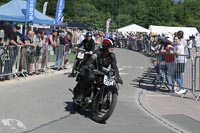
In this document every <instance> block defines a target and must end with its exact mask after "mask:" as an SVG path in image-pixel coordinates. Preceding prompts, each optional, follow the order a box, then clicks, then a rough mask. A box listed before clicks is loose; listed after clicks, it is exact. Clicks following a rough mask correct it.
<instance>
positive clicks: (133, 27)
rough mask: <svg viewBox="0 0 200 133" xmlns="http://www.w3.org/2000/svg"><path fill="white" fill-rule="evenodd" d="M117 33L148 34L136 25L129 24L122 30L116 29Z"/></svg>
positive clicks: (146, 30)
mask: <svg viewBox="0 0 200 133" xmlns="http://www.w3.org/2000/svg"><path fill="white" fill-rule="evenodd" d="M117 31H118V32H146V33H149V32H150V31H149V30H148V29H145V28H144V27H141V26H139V25H137V24H131V25H128V26H125V27H122V28H119V29H117Z"/></svg>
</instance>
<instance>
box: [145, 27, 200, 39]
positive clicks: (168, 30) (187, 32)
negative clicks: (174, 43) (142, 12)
mask: <svg viewBox="0 0 200 133" xmlns="http://www.w3.org/2000/svg"><path fill="white" fill-rule="evenodd" d="M149 30H150V32H154V33H156V34H163V33H164V34H165V33H171V34H174V33H175V32H177V31H180V30H182V31H183V32H184V38H185V39H188V38H189V36H192V35H195V34H196V33H199V32H198V30H197V28H196V27H170V26H156V25H150V26H149Z"/></svg>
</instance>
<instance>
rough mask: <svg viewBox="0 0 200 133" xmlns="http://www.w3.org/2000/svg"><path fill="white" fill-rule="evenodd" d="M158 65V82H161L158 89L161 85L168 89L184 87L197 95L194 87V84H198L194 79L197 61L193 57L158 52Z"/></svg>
mask: <svg viewBox="0 0 200 133" xmlns="http://www.w3.org/2000/svg"><path fill="white" fill-rule="evenodd" d="M157 66H158V67H156V69H157V75H158V76H157V80H158V82H156V83H157V84H159V88H158V89H160V88H161V87H165V88H167V89H168V90H172V89H175V90H176V89H179V88H184V89H187V90H188V91H187V92H191V93H192V94H193V95H194V96H195V97H196V95H195V87H194V84H196V81H195V80H194V77H195V75H194V74H195V73H196V72H194V67H195V66H196V63H194V59H193V58H192V57H191V58H189V56H188V55H172V54H158V55H157ZM185 94H186V93H185ZM185 94H183V95H182V97H183V96H184V95H185Z"/></svg>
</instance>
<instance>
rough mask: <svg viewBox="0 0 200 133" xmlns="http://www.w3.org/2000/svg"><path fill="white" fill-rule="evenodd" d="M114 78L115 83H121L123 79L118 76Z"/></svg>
mask: <svg viewBox="0 0 200 133" xmlns="http://www.w3.org/2000/svg"><path fill="white" fill-rule="evenodd" d="M115 80H116V82H117V83H119V84H123V80H122V79H121V77H120V76H116V77H115Z"/></svg>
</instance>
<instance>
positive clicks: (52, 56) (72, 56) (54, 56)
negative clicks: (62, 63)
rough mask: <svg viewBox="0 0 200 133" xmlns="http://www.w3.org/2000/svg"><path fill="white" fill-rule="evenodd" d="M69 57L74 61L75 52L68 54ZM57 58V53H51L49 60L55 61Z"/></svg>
mask: <svg viewBox="0 0 200 133" xmlns="http://www.w3.org/2000/svg"><path fill="white" fill-rule="evenodd" d="M67 58H68V61H69V62H74V59H75V54H73V53H70V54H67ZM55 60H56V55H49V62H55Z"/></svg>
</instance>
